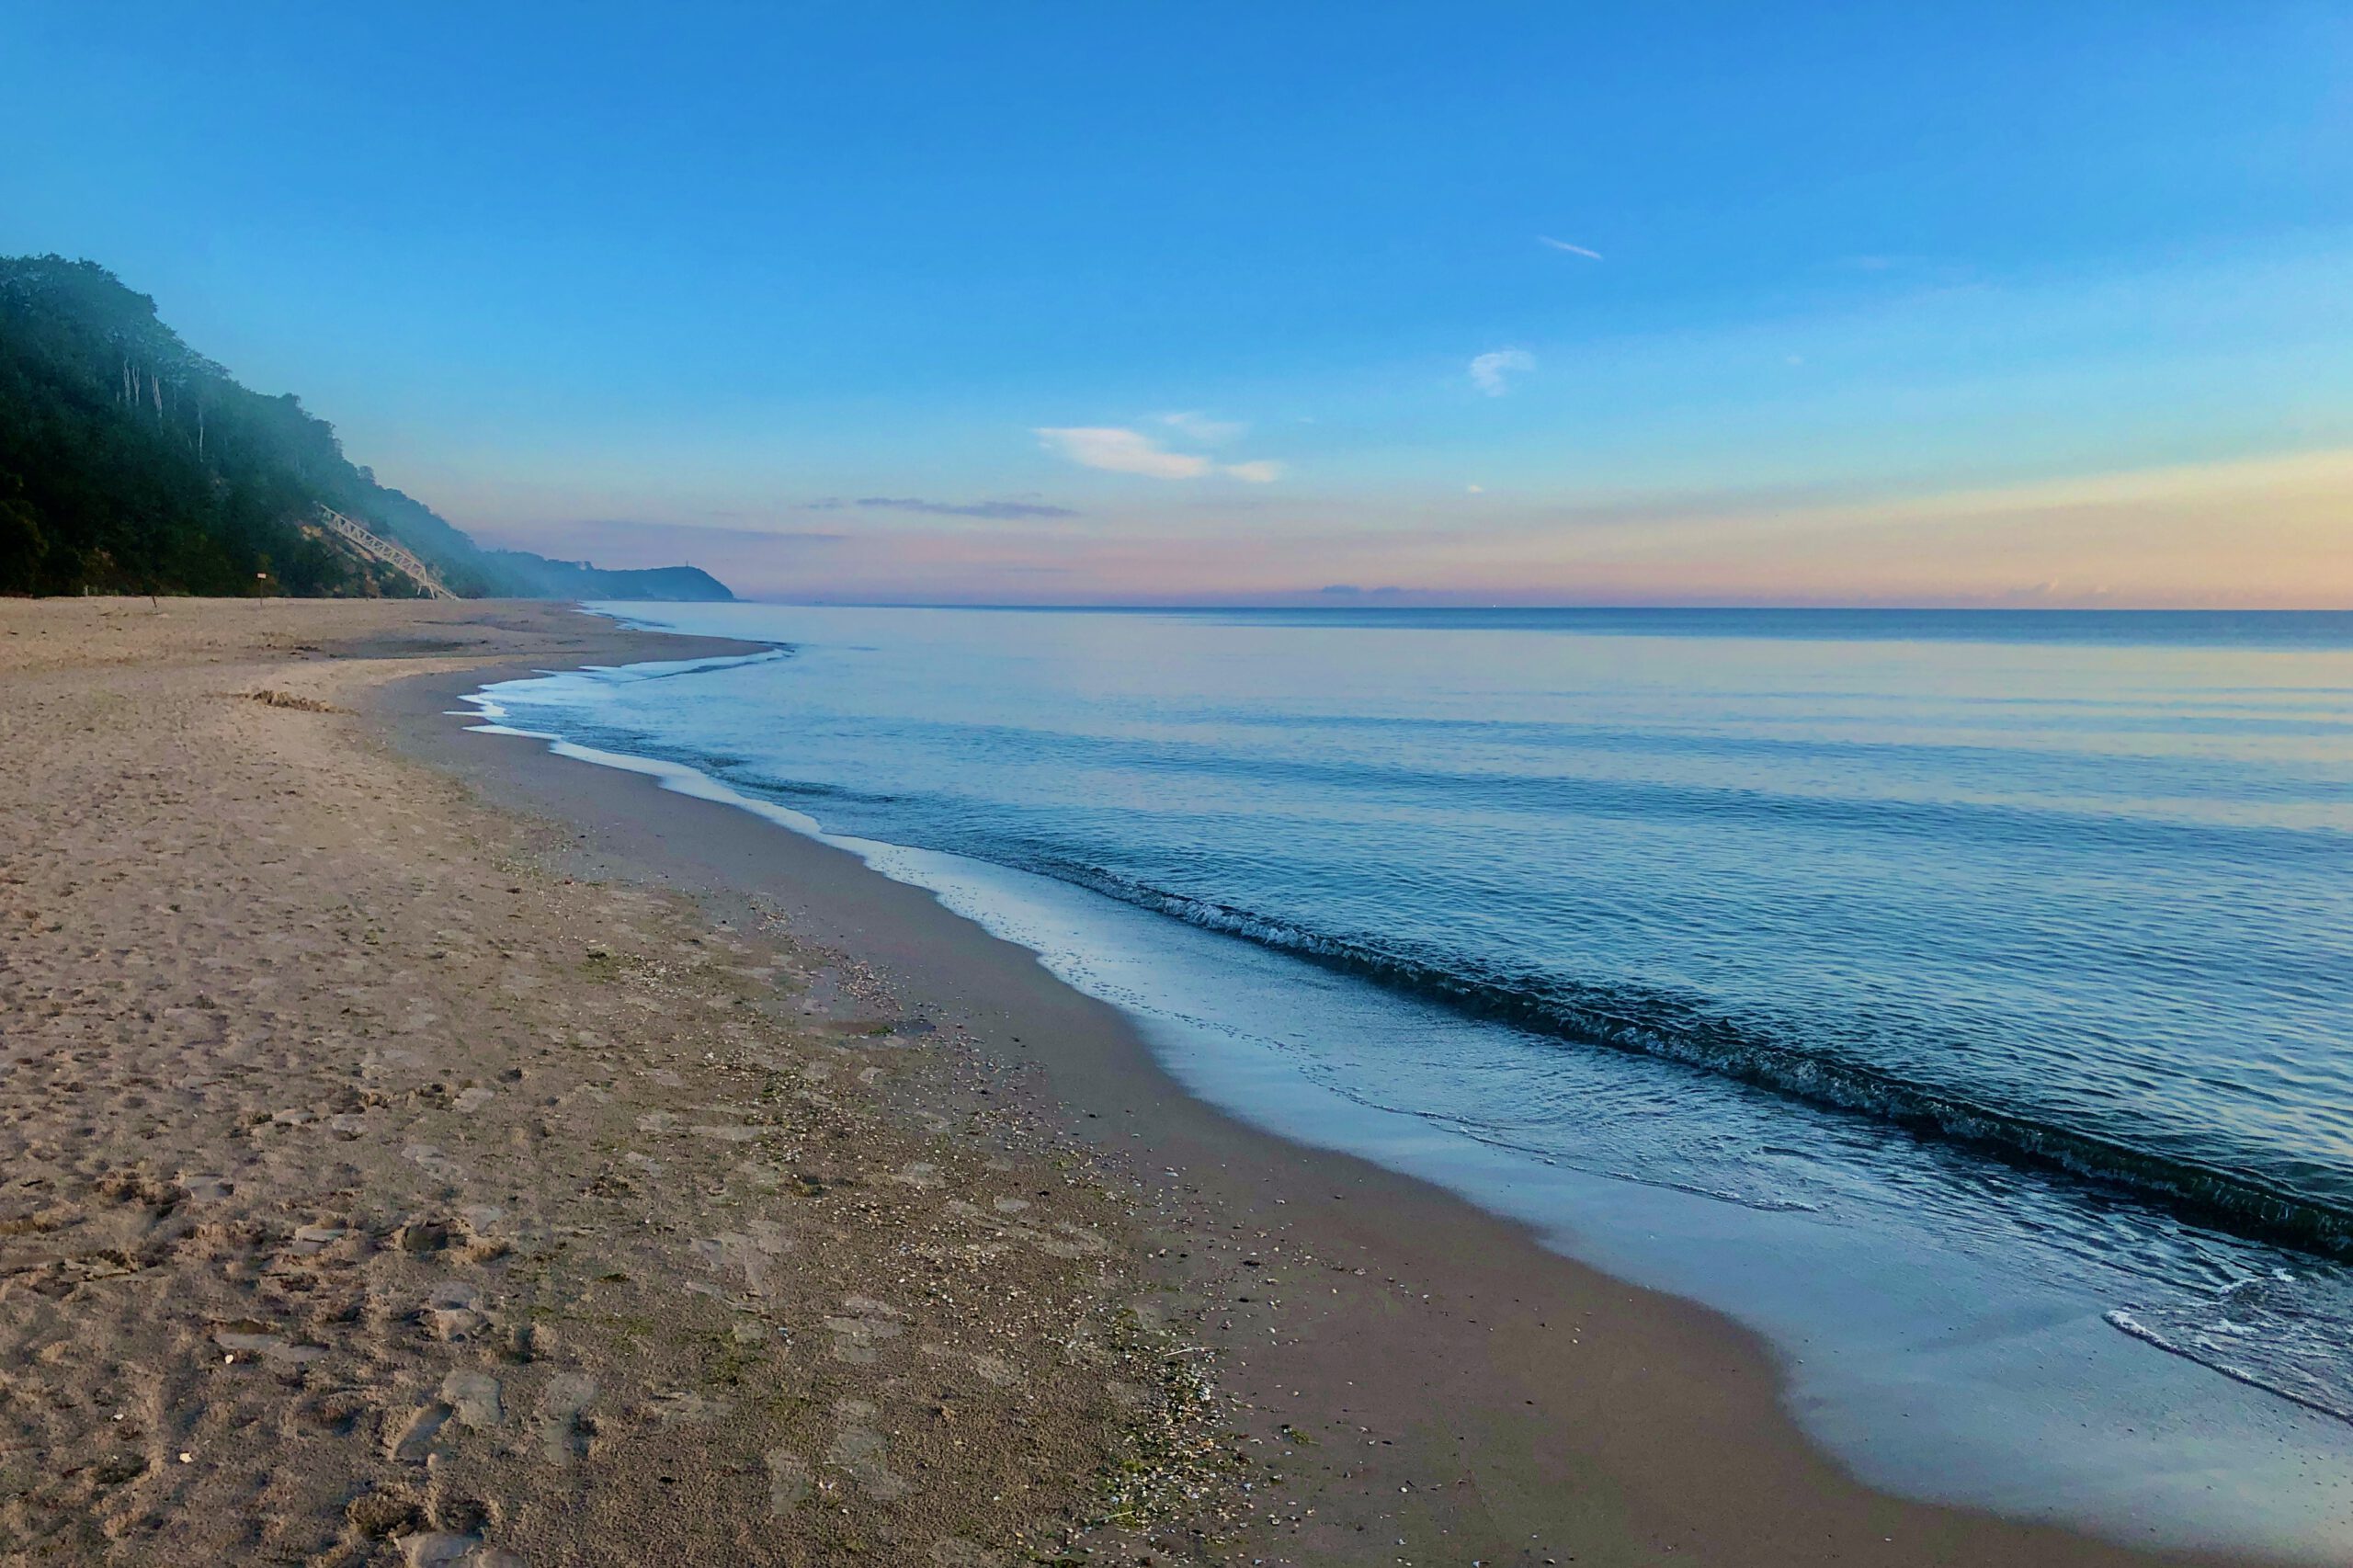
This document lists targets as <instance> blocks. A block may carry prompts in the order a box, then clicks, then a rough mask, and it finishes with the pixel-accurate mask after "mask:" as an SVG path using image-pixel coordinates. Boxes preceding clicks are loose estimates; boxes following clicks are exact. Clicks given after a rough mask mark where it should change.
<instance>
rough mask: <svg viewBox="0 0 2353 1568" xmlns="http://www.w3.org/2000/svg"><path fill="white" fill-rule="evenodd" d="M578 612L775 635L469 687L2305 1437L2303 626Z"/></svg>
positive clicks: (1404, 1098) (1143, 984)
mask: <svg viewBox="0 0 2353 1568" xmlns="http://www.w3.org/2000/svg"><path fill="white" fill-rule="evenodd" d="M620 608H625V610H626V613H628V614H630V615H631V617H632V618H635V619H643V620H647V621H650V622H654V623H657V624H663V625H668V626H676V627H677V628H679V629H681V630H686V631H704V632H711V633H716V634H723V635H730V636H737V637H744V638H748V639H753V640H756V641H761V642H770V643H773V644H775V645H776V652H775V653H773V654H770V655H767V656H763V657H759V658H756V659H751V660H745V661H732V662H722V663H718V664H708V663H706V664H696V665H666V666H643V667H640V668H637V669H633V670H629V671H609V672H586V673H583V674H577V675H570V676H554V677H551V678H548V679H544V680H540V681H535V682H529V683H517V684H515V685H510V686H507V687H502V688H499V689H498V690H497V691H496V692H495V693H494V703H495V706H496V709H497V710H499V711H500V712H502V713H503V715H504V719H505V722H507V723H509V724H511V725H514V726H516V727H519V728H522V729H526V730H530V731H535V732H540V733H547V734H551V735H561V736H563V737H564V738H565V739H567V740H569V741H572V742H575V743H579V744H585V745H588V746H593V747H597V748H602V749H605V750H608V751H614V752H621V753H628V754H631V755H634V756H650V757H656V758H662V759H665V760H667V761H668V762H671V763H674V764H681V765H684V766H686V767H690V768H692V769H694V770H696V772H697V773H699V775H701V776H703V777H705V778H710V779H712V780H715V781H718V782H719V783H721V784H723V785H724V786H726V787H727V788H729V789H731V790H734V791H736V792H737V793H739V794H740V795H741V796H743V797H745V798H746V799H748V800H751V801H760V802H767V803H769V804H772V805H775V806H780V807H784V808H789V809H790V811H791V812H797V813H800V814H801V816H802V817H805V818H806V819H810V820H811V821H812V822H813V824H816V825H818V826H821V827H822V828H823V829H824V831H825V832H828V833H831V834H835V835H847V836H849V837H852V838H856V839H858V840H862V841H868V842H870V843H872V844H879V845H884V846H904V848H906V849H909V850H913V851H919V852H925V853H928V854H931V855H933V856H936V857H938V856H944V857H948V858H952V859H953V860H954V862H955V863H956V864H958V865H961V866H963V867H965V868H967V869H966V870H965V871H962V872H956V873H953V874H952V875H951V874H950V873H949V872H946V871H942V872H941V873H940V875H941V876H942V877H945V878H948V880H949V881H955V880H956V878H957V877H961V879H962V881H961V882H960V883H959V884H958V885H959V886H960V887H961V889H962V892H961V896H964V897H966V898H967V899H968V900H977V901H979V902H980V903H983V904H987V903H991V901H992V900H993V899H994V900H995V905H996V906H997V907H999V908H1000V910H1004V909H1010V908H1012V907H1013V906H1014V904H1015V903H1018V902H1019V900H1018V899H1017V898H1016V897H1015V896H1014V895H1013V894H1011V893H1006V892H1005V891H1004V890H1005V889H1006V888H1009V887H1011V886H1013V885H1014V884H1013V883H1012V882H1008V881H1001V880H1000V881H994V882H992V881H989V876H990V875H993V874H994V872H995V871H996V870H1001V871H1003V872H1005V873H1006V874H1007V875H1008V876H1010V877H1012V878H1014V879H1016V880H1017V881H1018V880H1020V879H1030V880H1032V881H1034V880H1037V879H1042V880H1043V881H1044V882H1048V883H1051V884H1053V885H1054V886H1056V887H1058V888H1061V889H1063V890H1072V889H1075V890H1083V891H1084V896H1083V898H1081V899H1080V902H1078V903H1071V902H1070V901H1069V898H1068V897H1066V896H1065V894H1064V893H1056V894H1052V895H1051V896H1049V895H1046V894H1041V893H1036V892H1032V893H1029V894H1023V895H1021V896H1022V897H1028V898H1029V900H1030V905H1031V907H1032V914H1033V916H1034V918H1033V920H1032V923H1033V924H1035V925H1038V926H1039V928H1040V930H1041V931H1043V930H1045V929H1046V927H1047V926H1052V927H1053V930H1054V931H1055V932H1057V933H1059V934H1058V935H1052V936H1051V937H1040V938H1039V940H1038V941H1036V942H1035V943H1033V945H1037V946H1040V949H1041V950H1044V949H1047V948H1049V947H1053V948H1055V949H1056V951H1057V952H1059V953H1060V955H1061V957H1062V959H1063V960H1064V961H1065V964H1066V967H1067V968H1068V969H1069V970H1070V971H1071V972H1073V973H1074V977H1076V978H1080V979H1081V980H1082V983H1085V982H1086V977H1087V976H1088V975H1090V974H1092V975H1093V976H1094V977H1095V979H1096V980H1097V989H1105V988H1108V990H1109V991H1110V992H1112V993H1114V994H1115V999H1121V1000H1128V1001H1131V1002H1133V1003H1135V1004H1136V1006H1138V1007H1139V1009H1140V1010H1141V1011H1143V1012H1147V1013H1149V1012H1153V1011H1154V1010H1155V1008H1157V1011H1158V1012H1159V1013H1160V1014H1162V1015H1165V1017H1166V1018H1167V1019H1170V1020H1174V1021H1176V1022H1179V1023H1182V1024H1184V1025H1186V1026H1187V1027H1190V1028H1195V1029H1196V1030H1197V1031H1199V1030H1200V1029H1204V1028H1209V1029H1215V1030H1222V1031H1223V1034H1224V1036H1225V1037H1226V1038H1228V1039H1229V1040H1242V1041H1245V1043H1246V1045H1247V1046H1248V1047H1249V1048H1251V1049H1255V1050H1257V1051H1261V1052H1262V1053H1272V1054H1273V1055H1275V1056H1279V1057H1280V1058H1281V1060H1282V1062H1283V1064H1284V1070H1285V1071H1286V1072H1289V1073H1292V1074H1296V1075H1297V1076H1298V1077H1299V1079H1300V1080H1301V1081H1302V1082H1303V1083H1306V1084H1311V1085H1313V1087H1314V1089H1315V1090H1316V1092H1317V1093H1319V1094H1322V1095H1325V1096H1336V1098H1335V1100H1334V1101H1333V1103H1335V1104H1336V1103H1339V1102H1340V1101H1345V1102H1347V1105H1349V1106H1352V1107H1357V1108H1363V1109H1365V1110H1366V1111H1367V1112H1379V1113H1381V1114H1384V1115H1388V1116H1391V1117H1394V1118H1410V1119H1412V1121H1413V1122H1414V1124H1415V1125H1416V1126H1417V1127H1419V1128H1422V1129H1426V1130H1428V1131H1429V1132H1430V1133H1431V1134H1432V1135H1433V1136H1442V1137H1443V1138H1444V1139H1449V1140H1456V1141H1460V1142H1461V1144H1462V1145H1464V1146H1465V1148H1469V1147H1471V1146H1476V1148H1478V1149H1479V1150H1482V1151H1485V1153H1481V1154H1479V1155H1478V1156H1477V1157H1478V1158H1479V1159H1483V1160H1489V1161H1493V1160H1506V1161H1512V1162H1518V1164H1519V1165H1523V1166H1530V1167H1533V1166H1541V1167H1543V1168H1544V1169H1546V1170H1551V1171H1560V1172H1571V1173H1580V1174H1581V1175H1582V1176H1590V1177H1598V1178H1602V1179H1604V1180H1607V1181H1608V1182H1613V1183H1619V1184H1625V1185H1628V1186H1630V1187H1641V1188H1645V1189H1650V1190H1654V1191H1658V1192H1672V1193H1676V1194H1681V1195H1685V1196H1686V1197H1687V1198H1688V1199H1692V1200H1694V1201H1697V1202H1701V1203H1704V1204H1706V1205H1709V1206H1711V1210H1721V1211H1722V1212H1723V1213H1724V1214H1727V1215H1730V1214H1734V1213H1745V1214H1747V1215H1751V1216H1756V1217H1757V1218H1756V1220H1755V1221H1751V1223H1752V1225H1764V1224H1767V1223H1768V1220H1767V1217H1771V1219H1770V1224H1771V1225H1773V1226H1779V1227H1780V1230H1779V1231H1776V1232H1774V1233H1776V1234H1779V1233H1794V1232H1792V1231H1791V1230H1790V1227H1793V1226H1801V1225H1802V1227H1804V1234H1806V1235H1812V1236H1819V1235H1831V1234H1837V1235H1846V1236H1854V1235H1868V1236H1870V1237H1871V1238H1873V1239H1872V1242H1871V1245H1872V1246H1874V1247H1878V1246H1887V1247H1891V1248H1894V1249H1896V1250H1898V1251H1901V1252H1902V1253H1903V1254H1904V1256H1907V1257H1910V1258H1913V1259H1915V1261H1916V1262H1917V1264H1918V1266H1919V1267H1920V1268H1922V1269H1924V1270H1927V1272H1928V1273H1929V1274H1932V1275H1933V1274H1937V1273H1938V1271H1940V1270H1941V1271H1943V1272H1942V1274H1941V1277H1942V1278H1959V1277H1961V1276H1962V1275H1966V1274H1967V1273H1968V1272H1969V1271H1970V1270H1972V1269H1974V1270H1977V1271H1979V1273H1980V1274H1982V1275H1983V1276H1984V1278H1989V1279H1995V1278H1998V1279H2000V1280H2002V1281H2003V1282H2004V1285H2003V1289H2009V1288H2011V1287H2012V1286H2015V1287H2016V1288H2017V1289H2018V1290H2041V1291H2046V1292H2048V1295H2049V1299H2050V1300H2052V1301H2068V1302H2074V1303H2077V1304H2079V1305H2081V1306H2082V1307H2083V1308H2084V1310H2085V1311H2086V1312H2090V1313H2092V1314H2093V1317H2092V1319H2091V1321H2093V1322H2095V1323H2096V1324H2097V1334H2098V1335H2099V1336H2101V1338H2102V1339H2103V1340H2104V1341H2106V1342H2108V1343H2109V1346H2111V1347H2112V1348H2118V1349H2120V1350H2121V1351H2122V1352H2123V1353H2126V1354H2129V1355H2131V1356H2133V1357H2138V1358H2143V1359H2145V1360H2148V1361H2150V1362H2151V1363H2153V1364H2154V1362H2157V1361H2165V1362H2167V1363H2168V1364H2169V1365H2177V1366H2188V1365H2192V1364H2194V1366H2195V1367H2196V1368H2198V1369H2200V1370H2199V1372H2198V1373H2197V1375H2198V1376H2199V1377H2200V1378H2203V1379H2205V1380H2206V1381H2207V1382H2208V1383H2209V1384H2211V1387H2212V1389H2213V1391H2214V1397H2215V1398H2217V1399H2221V1398H2222V1397H2223V1393H2222V1391H2223V1390H2225V1389H2229V1390H2232V1391H2234V1392H2233V1393H2232V1394H2231V1396H2230V1397H2232V1398H2245V1397H2250V1396H2248V1395H2247V1394H2246V1393H2245V1391H2247V1390H2257V1391H2261V1397H2263V1398H2265V1399H2268V1400H2272V1401H2275V1402H2277V1403H2279V1406H2280V1407H2281V1408H2282V1409H2290V1408H2291V1409H2293V1410H2294V1411H2296V1412H2297V1413H2298V1415H2297V1419H2299V1420H2303V1419H2307V1418H2310V1419H2315V1420H2319V1421H2322V1422H2324V1423H2326V1422H2353V1271H2349V1270H2348V1268H2347V1260H2348V1259H2353V616H2346V615H2276V616H2264V615H2228V614H2215V615H2204V614H2197V615H2141V614H2108V613H2084V614H2074V613H2041V612H2038V613H2029V614H2018V615H2006V614H1971V613H1960V614H1936V613H1906V612H1885V613H1878V612H1737V611H1722V612H1672V611H1650V612H1643V611H1497V612H1478V611H1387V612H1380V611H1376V612H1348V613H1326V612H1274V611H1267V612H1214V613H1212V612H1188V613H1136V612H1017V611H989V610H920V609H871V610H870V609H838V608H785V607H764V606H726V607H708V608H705V607H696V608H680V607H620ZM948 863H949V862H948V861H947V860H945V859H943V860H938V861H937V862H934V864H935V865H936V866H945V865H947V864H948ZM975 867H977V868H988V869H992V870H991V871H990V872H989V873H987V874H983V873H981V872H977V871H972V869H971V868H975ZM910 874H911V875H913V876H914V878H915V880H926V878H925V876H924V874H923V873H922V872H921V870H920V869H919V868H918V869H917V870H915V872H912V873H910ZM984 883H985V884H986V886H987V887H994V888H996V889H997V890H998V892H997V893H990V892H987V891H986V887H983V884H984ZM941 885H943V886H944V885H945V883H942V884H941ZM1024 885H1029V884H1027V883H1025V884H1024ZM975 889H980V890H982V891H979V892H975V891H974V890H975ZM999 894H1002V895H1003V896H999ZM1055 900H1062V902H1061V903H1055V902H1054V901H1055ZM1049 904H1051V905H1052V907H1053V908H1054V909H1056V910H1059V911H1061V913H1060V914H1058V915H1053V916H1052V917H1051V918H1049V917H1048V916H1047V915H1042V914H1038V913H1037V912H1038V911H1042V910H1045V909H1046V908H1047V907H1048V905H1049ZM1090 905H1095V906H1100V907H1101V908H1102V909H1103V910H1105V911H1107V912H1108V911H1109V910H1112V909H1115V908H1116V909H1117V910H1118V911H1119V914H1118V915H1117V917H1116V918H1113V917H1112V916H1111V915H1108V913H1107V914H1105V915H1102V916H1101V917H1100V918H1097V917H1094V916H1088V915H1086V914H1085V913H1084V912H1085V909H1086V907H1088V906H1090ZM1073 911H1076V912H1077V913H1073ZM1008 918H1010V916H1008ZM1097 932H1103V933H1109V932H1116V933H1117V936H1116V938H1115V937H1112V936H1108V935H1097V934H1090V933H1097ZM1155 933H1157V934H1155ZM1115 948H1116V949H1118V951H1117V952H1116V953H1115V952H1114V950H1113V949H1115ZM1147 950H1149V951H1150V952H1151V953H1154V954H1159V955H1161V956H1160V957H1159V958H1157V959H1154V960H1151V962H1150V963H1147V962H1146V960H1144V959H1142V958H1139V957H1138V956H1137V955H1138V954H1140V953H1144V952H1146V951H1147ZM1221 953H1222V954H1223V955H1224V957H1223V958H1221V957H1220V956H1219V955H1220V954H1221ZM1122 955H1124V956H1122ZM1123 964H1124V965H1126V966H1127V967H1126V969H1125V970H1122V968H1121V966H1122V965H1123ZM1154 964H1157V966H1158V969H1159V971H1162V972H1163V974H1164V978H1163V979H1161V980H1153V981H1145V980H1142V979H1138V978H1135V976H1136V975H1138V974H1141V973H1142V972H1143V971H1144V969H1146V968H1150V967H1152V966H1153V965H1154ZM1181 965H1191V966H1193V968H1194V970H1196V971H1203V973H1201V974H1198V975H1196V978H1195V980H1194V981H1193V982H1191V985H1192V989H1191V991H1189V992H1187V993H1186V996H1187V997H1189V998H1190V999H1189V1000H1187V999H1184V998H1178V999H1176V1000H1171V999H1170V998H1172V997H1177V992H1178V991H1179V990H1182V989H1183V988H1182V987H1177V988H1176V989H1173V990H1172V989H1170V985H1171V983H1167V982H1165V973H1167V972H1175V971H1176V969H1177V968H1179V967H1180V966H1181ZM1220 965H1224V966H1225V968H1224V969H1223V971H1220V969H1219V966H1220ZM1120 973H1126V974H1128V976H1129V978H1127V979H1125V980H1120V979H1118V978H1117V976H1118V975H1119V974H1120ZM1220 973H1222V976H1223V977H1222V978H1219V974H1220ZM1107 976H1109V977H1112V978H1106V977H1107ZM1155 996H1156V997H1159V998H1160V1001H1159V1002H1157V1003H1155V1002H1154V1000H1153V999H1154V997H1155ZM1335 997H1339V998H1344V999H1345V1003H1343V1002H1338V1001H1334V1000H1332V999H1333V998H1335ZM1236 998H1248V999H1251V1000H1250V1001H1249V1005H1248V1006H1247V1007H1246V1008H1245V1007H1244V1006H1242V1005H1241V1004H1240V1003H1239V1002H1237V1000H1236ZM1204 1071H1206V1069H1205V1070H1204ZM1212 1075H1213V1074H1212ZM1245 1077H1246V1074H1245ZM1236 1092H1237V1093H1243V1091H1236ZM1245 1097H1246V1095H1245ZM1290 1114H1291V1115H1292V1118H1293V1119H1295V1120H1298V1119H1304V1120H1305V1121H1307V1122H1310V1123H1312V1122H1313V1117H1310V1116H1308V1114H1307V1113H1306V1112H1304V1111H1301V1110H1297V1109H1296V1108H1295V1109H1294V1110H1293V1112H1292V1113H1290ZM1350 1114H1354V1113H1353V1112H1351V1113H1350ZM1269 1119H1272V1120H1276V1121H1281V1120H1282V1119H1283V1117H1281V1116H1279V1115H1273V1114H1272V1113H1269ZM1330 1120H1332V1124H1333V1125H1337V1124H1338V1121H1337V1119H1330ZM1309 1132H1310V1134H1311V1135H1313V1132H1314V1129H1313V1126H1310V1127H1309ZM1329 1141H1334V1142H1347V1138H1345V1137H1339V1136H1334V1137H1333V1138H1331V1139H1330V1140H1329ZM1376 1153H1377V1151H1376ZM1449 1157H1453V1156H1449ZM1462 1157H1465V1158H1467V1157H1468V1156H1467V1155H1466V1156H1462ZM1407 1163H1410V1162H1407ZM1474 1185H1475V1184H1474ZM1563 1201H1565V1199H1564V1200H1563ZM1506 1207H1508V1205H1506ZM1644 1223H1650V1221H1644ZM1707 1223H1708V1225H1709V1226H1711V1227H1714V1226H1715V1225H1716V1223H1717V1222H1716V1221H1708V1222H1707ZM1759 1233H1760V1234H1761V1233H1762V1232H1759ZM1710 1234H1711V1235H1714V1234H1718V1231H1717V1230H1715V1229H1712V1228H1711V1230H1710ZM1726 1245H1727V1246H1730V1245H1732V1244H1726ZM1727 1256H1729V1254H1727ZM1702 1293H1706V1292H1705V1291H1702ZM1718 1293H1722V1292H1721V1291H1719V1292H1718ZM1903 1293H1904V1288H1901V1287H1896V1286H1891V1287H1890V1288H1889V1291H1888V1294H1889V1296H1890V1299H1893V1297H1895V1296H1900V1295H1902V1294H1903ZM1792 1299H1795V1298H1794V1297H1793V1298H1792ZM2038 1299H2040V1298H2038ZM1734 1304H1735V1305H1736V1304H1737V1303H1734ZM1792 1310H1796V1309H1792ZM1806 1310H1811V1309H1806ZM1762 1315H1763V1316H1764V1317H1766V1318H1768V1319H1772V1320H1773V1321H1774V1324H1775V1325H1776V1326H1782V1327H1786V1326H1787V1325H1786V1324H1784V1323H1782V1322H1781V1319H1777V1318H1775V1315H1774V1313H1773V1312H1769V1311H1767V1312H1763V1313H1762ZM1788 1315H1789V1314H1788V1313H1783V1314H1782V1318H1787V1317H1788ZM1798 1317H1799V1318H1800V1319H1802V1318H1803V1317H1804V1312H1803V1311H1799V1312H1798ZM1801 1328H1802V1329H1803V1330H1804V1332H1811V1328H1809V1327H1806V1325H1804V1324H1801ZM1786 1337H1787V1336H1786V1335H1785V1338H1786ZM2167 1352H2169V1353H2170V1356H2167V1355H2166V1354H2165V1353H2167ZM2099 1354H2100V1355H2101V1356H2106V1355H2108V1354H2109V1352H2108V1351H2106V1350H2103V1351H2101V1352H2099ZM2077 1358H2078V1359H2080V1358H2081V1357H2080V1356H2078V1357H2077ZM2102 1375H2105V1374H2102ZM2168 1375H2173V1374H2170V1373H2169V1374H2168ZM2226 1380H2227V1381H2226Z"/></svg>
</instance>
